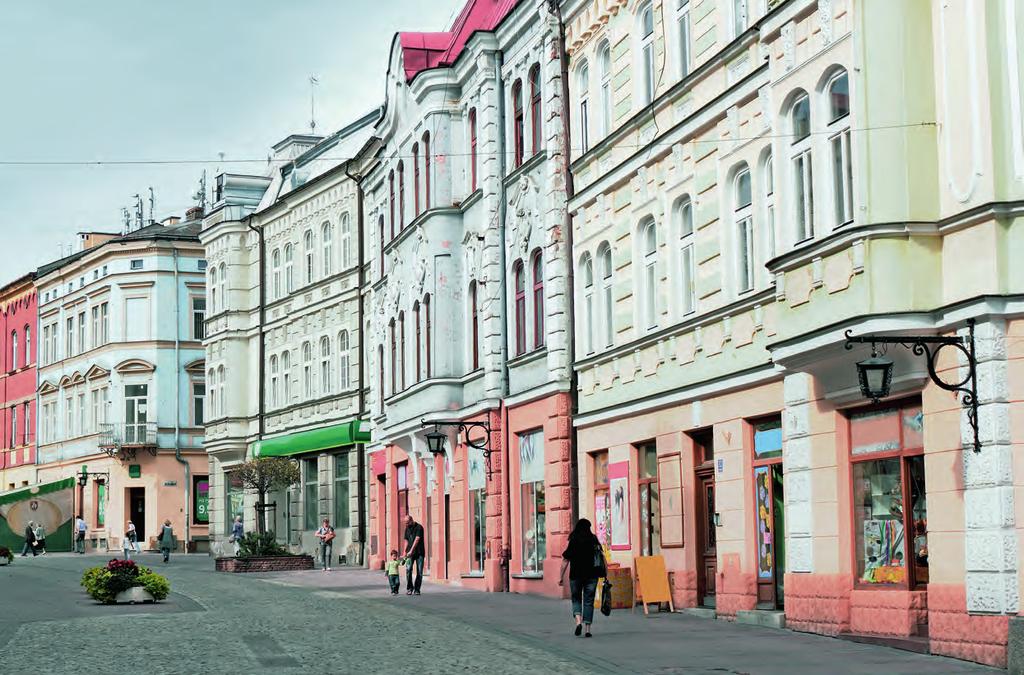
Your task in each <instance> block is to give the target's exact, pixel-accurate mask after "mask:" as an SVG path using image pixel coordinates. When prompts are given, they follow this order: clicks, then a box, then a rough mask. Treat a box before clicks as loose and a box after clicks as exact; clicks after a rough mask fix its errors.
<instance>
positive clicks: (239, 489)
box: [224, 472, 245, 532]
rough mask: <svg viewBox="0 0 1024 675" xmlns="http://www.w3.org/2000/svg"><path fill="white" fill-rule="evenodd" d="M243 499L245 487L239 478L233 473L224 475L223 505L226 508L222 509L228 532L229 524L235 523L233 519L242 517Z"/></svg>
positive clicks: (229, 529)
mask: <svg viewBox="0 0 1024 675" xmlns="http://www.w3.org/2000/svg"><path fill="white" fill-rule="evenodd" d="M244 498H245V486H244V485H243V484H242V479H241V477H240V476H239V475H238V474H237V473H235V472H231V473H227V474H225V475H224V504H225V505H226V506H227V508H226V509H224V518H225V526H226V529H227V531H228V532H230V531H231V523H233V522H234V521H235V518H236V517H237V516H242V515H244V507H245V501H244Z"/></svg>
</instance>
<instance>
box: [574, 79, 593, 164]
mask: <svg viewBox="0 0 1024 675" xmlns="http://www.w3.org/2000/svg"><path fill="white" fill-rule="evenodd" d="M576 82H577V86H578V87H579V92H580V93H579V107H580V109H579V113H580V119H579V128H580V154H581V155H585V154H587V151H589V150H590V113H589V107H590V64H589V63H588V62H587V60H586V59H583V60H582V61H581V62H580V64H579V66H577V68H576Z"/></svg>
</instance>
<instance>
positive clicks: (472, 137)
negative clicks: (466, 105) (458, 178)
mask: <svg viewBox="0 0 1024 675" xmlns="http://www.w3.org/2000/svg"><path fill="white" fill-rule="evenodd" d="M476 143H477V141H476V108H470V109H469V191H470V192H476Z"/></svg>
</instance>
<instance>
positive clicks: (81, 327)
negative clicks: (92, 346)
mask: <svg viewBox="0 0 1024 675" xmlns="http://www.w3.org/2000/svg"><path fill="white" fill-rule="evenodd" d="M88 348H89V345H88V343H86V340H85V310H82V311H81V312H79V313H78V351H80V352H84V351H85V350H87V349H88Z"/></svg>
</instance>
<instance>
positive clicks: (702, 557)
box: [690, 429, 718, 607]
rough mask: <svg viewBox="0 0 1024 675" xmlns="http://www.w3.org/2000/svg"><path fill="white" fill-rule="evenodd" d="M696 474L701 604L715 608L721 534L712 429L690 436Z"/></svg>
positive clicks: (698, 578) (698, 591)
mask: <svg viewBox="0 0 1024 675" xmlns="http://www.w3.org/2000/svg"><path fill="white" fill-rule="evenodd" d="M690 436H691V438H692V439H693V462H694V467H695V468H694V474H695V476H694V477H695V485H696V490H695V499H696V505H695V506H696V508H695V510H694V513H695V514H696V517H697V546H696V547H695V548H696V551H697V602H698V603H699V604H700V605H701V606H702V607H714V606H715V601H716V587H715V586H716V584H715V579H716V577H717V575H718V532H717V529H716V527H717V525H716V520H717V518H716V513H715V447H714V432H713V430H712V429H702V430H700V431H695V432H693V433H691V434H690Z"/></svg>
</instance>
